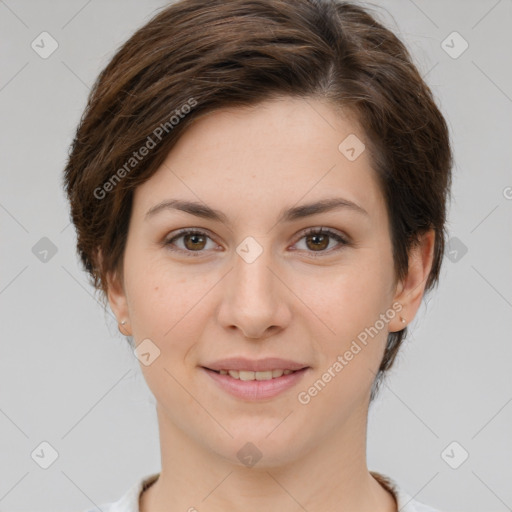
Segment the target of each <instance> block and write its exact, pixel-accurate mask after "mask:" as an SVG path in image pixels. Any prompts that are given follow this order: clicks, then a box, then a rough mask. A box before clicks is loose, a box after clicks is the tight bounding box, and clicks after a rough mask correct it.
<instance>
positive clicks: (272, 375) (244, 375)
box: [219, 370, 293, 381]
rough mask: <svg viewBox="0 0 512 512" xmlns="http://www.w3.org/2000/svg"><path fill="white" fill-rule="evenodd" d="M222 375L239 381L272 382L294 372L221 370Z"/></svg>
mask: <svg viewBox="0 0 512 512" xmlns="http://www.w3.org/2000/svg"><path fill="white" fill-rule="evenodd" d="M219 373H220V374H221V375H229V376H230V377H233V379H239V380H244V381H247V380H270V379H277V378H278V377H281V376H283V375H290V373H293V370H267V371H265V372H251V371H248V370H220V371H219Z"/></svg>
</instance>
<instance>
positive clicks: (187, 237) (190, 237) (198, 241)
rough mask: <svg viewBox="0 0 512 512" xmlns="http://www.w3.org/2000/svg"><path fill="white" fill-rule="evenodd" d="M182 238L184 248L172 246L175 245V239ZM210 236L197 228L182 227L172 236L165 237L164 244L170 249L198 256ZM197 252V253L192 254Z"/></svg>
mask: <svg viewBox="0 0 512 512" xmlns="http://www.w3.org/2000/svg"><path fill="white" fill-rule="evenodd" d="M180 238H182V239H183V244H184V248H181V247H178V248H177V249H176V248H175V247H173V246H174V245H175V243H174V242H175V241H176V240H179V239H180ZM207 239H210V240H211V238H210V237H209V236H208V234H207V233H205V232H204V231H200V230H197V229H193V230H192V229H182V230H180V231H178V233H177V234H176V235H175V236H173V237H172V238H169V239H167V240H166V241H165V242H164V244H165V246H167V247H169V249H170V250H171V251H176V252H186V253H188V254H189V255H190V256H200V255H201V252H203V249H205V248H206V245H207V243H206V241H207ZM194 253H197V254H194Z"/></svg>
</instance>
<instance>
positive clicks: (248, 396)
mask: <svg viewBox="0 0 512 512" xmlns="http://www.w3.org/2000/svg"><path fill="white" fill-rule="evenodd" d="M201 369H202V370H203V371H204V372H205V374H206V375H207V376H208V377H209V380H210V382H212V381H213V384H214V385H215V386H216V387H217V389H220V390H222V391H223V392H224V393H227V394H228V395H230V396H231V397H235V398H237V399H241V400H243V401H250V402H255V401H261V400H269V399H272V398H274V397H276V396H278V395H280V394H284V392H285V391H287V390H291V389H292V388H293V387H294V386H296V385H297V384H298V383H299V382H300V381H301V380H302V378H303V377H304V374H305V373H306V372H307V371H308V370H309V369H310V367H309V366H307V367H304V368H301V369H297V370H290V369H289V368H286V369H283V368H275V369H273V370H265V371H252V370H230V369H220V370H214V369H212V368H207V367H204V366H202V367H201Z"/></svg>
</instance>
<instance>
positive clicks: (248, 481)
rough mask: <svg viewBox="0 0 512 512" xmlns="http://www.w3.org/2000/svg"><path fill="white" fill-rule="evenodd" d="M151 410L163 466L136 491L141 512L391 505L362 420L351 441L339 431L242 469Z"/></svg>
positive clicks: (389, 509) (363, 510) (367, 510)
mask: <svg viewBox="0 0 512 512" xmlns="http://www.w3.org/2000/svg"><path fill="white" fill-rule="evenodd" d="M157 411H158V420H159V430H160V445H161V450H162V470H161V472H160V476H159V478H158V480H157V481H156V482H155V483H154V484H153V485H152V486H150V487H149V488H148V489H147V490H146V491H145V492H144V493H143V494H142V496H141V499H140V512H157V511H160V510H166V511H167V512H175V511H176V512H177V511H183V510H187V511H191V512H192V511H196V510H201V511H205V512H220V511H223V512H226V511H235V510H244V512H259V511H261V510H265V509H266V510H304V509H306V510H325V511H331V510H332V511H336V512H341V511H347V512H348V511H350V512H396V511H397V504H396V501H395V499H394V497H393V495H392V494H391V492H390V491H388V490H386V489H385V488H384V486H383V485H381V484H380V483H379V482H378V481H377V480H376V479H375V478H374V477H373V476H372V475H371V474H370V472H369V471H368V469H367V466H366V445H365V443H366V419H365V418H362V419H363V420H364V424H363V425H362V426H361V424H360V423H359V424H358V425H354V429H353V430H351V431H352V432H359V433H361V432H362V433H363V435H361V436H359V437H358V438H357V439H354V437H353V436H349V435H344V433H345V434H346V432H345V431H344V432H340V433H338V435H337V436H336V437H335V438H334V439H331V440H329V442H325V443H323V444H321V445H317V446H314V447H311V449H310V450H309V451H308V452H307V453H305V454H303V455H302V457H301V458H300V459H297V458H294V459H293V460H290V461H287V462H283V463H277V462H276V461H275V460H274V459H265V457H262V459H261V461H260V463H256V464H255V465H254V466H252V467H246V466H244V465H242V464H237V463H234V462H233V461H231V460H228V459H226V458H225V457H223V456H222V455H219V454H218V453H214V452H212V451H210V450H208V449H206V448H205V447H204V446H202V445H201V443H200V441H199V442H198V440H196V439H192V438H191V437H190V436H189V435H188V434H187V433H186V432H184V431H182V430H180V429H178V428H177V427H176V425H175V424H174V423H173V422H172V421H170V419H169V418H167V417H166V415H165V413H164V412H162V411H161V410H160V409H158V408H157ZM243 444H244V443H241V444H240V446H243ZM264 460H266V461H267V462H266V464H263V461H264ZM269 460H270V461H271V462H269Z"/></svg>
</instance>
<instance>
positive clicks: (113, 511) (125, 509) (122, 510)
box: [83, 473, 160, 512]
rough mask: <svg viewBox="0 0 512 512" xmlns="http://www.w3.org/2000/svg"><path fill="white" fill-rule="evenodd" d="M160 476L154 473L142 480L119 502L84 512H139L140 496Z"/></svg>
mask: <svg viewBox="0 0 512 512" xmlns="http://www.w3.org/2000/svg"><path fill="white" fill-rule="evenodd" d="M159 476H160V473H153V474H151V475H148V476H145V477H143V478H140V479H139V480H137V481H136V482H134V483H133V484H132V486H131V487H130V488H129V489H128V490H127V491H126V492H125V493H124V494H123V495H122V496H121V497H120V498H119V499H118V500H117V501H111V502H108V503H103V504H102V505H100V506H99V507H95V508H91V509H88V510H84V511H83V512H97V510H98V508H99V509H100V510H101V511H102V512H139V496H140V494H141V492H142V489H144V488H146V487H149V486H150V485H151V484H152V483H154V482H155V481H156V480H157V479H158V477H159Z"/></svg>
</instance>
